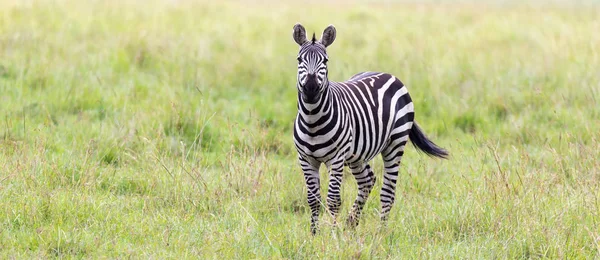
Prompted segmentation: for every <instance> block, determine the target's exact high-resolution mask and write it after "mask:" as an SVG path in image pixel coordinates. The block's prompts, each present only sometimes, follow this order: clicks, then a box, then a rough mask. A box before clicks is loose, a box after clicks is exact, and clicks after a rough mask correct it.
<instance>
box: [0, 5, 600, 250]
mask: <svg viewBox="0 0 600 260" xmlns="http://www.w3.org/2000/svg"><path fill="white" fill-rule="evenodd" d="M599 18H600V9H599V8H598V6H597V5H595V4H593V3H591V4H590V3H580V4H570V3H566V2H558V3H557V2H553V3H550V4H541V3H532V4H517V3H514V2H507V1H501V2H494V3H473V2H464V1H462V2H450V1H445V2H443V3H413V2H390V1H374V2H370V3H364V2H352V3H346V2H341V1H330V2H325V3H319V2H316V1H311V2H308V3H304V4H300V3H296V2H274V1H268V2H259V1H253V2H248V1H226V2H220V3H217V2H208V1H199V2H194V1H186V0H184V1H149V2H146V1H134V0H124V1H123V0H122V1H81V2H80V1H67V0H61V1H24V2H22V1H4V2H1V3H0V173H1V174H0V230H1V231H0V256H1V257H2V258H48V257H61V258H62V257H66V258H71V257H73V258H124V257H133V258H182V257H183V258H198V257H200V258H227V259H229V258H236V259H237V258H308V257H313V256H317V257H322V258H344V259H345V258H361V259H362V258H365V259H369V258H392V259H397V258H486V259H488V258H545V257H547V258H598V257H600V231H598V230H600V226H599V224H598V223H599V215H598V212H600V208H599V203H598V201H599V200H600V195H599V194H598V190H599V189H600V171H599V169H600V163H599V160H598V158H599V157H600V143H599V138H600V135H599V133H600V104H599V102H600V101H599V100H600V77H599V74H598V72H599V71H598V68H599V67H600V54H599V46H600V36H599V34H598V33H597V32H599V31H600V19H599ZM296 22H301V23H303V24H304V25H305V27H306V28H307V30H308V31H309V32H312V31H315V32H316V33H317V34H320V32H322V30H323V29H324V28H325V26H327V25H328V24H334V25H336V28H337V31H338V36H337V40H336V42H335V43H334V44H333V45H332V46H331V47H330V48H329V56H330V62H329V64H330V71H329V76H330V78H331V79H332V80H338V81H341V80H344V79H347V78H348V77H350V76H351V75H353V74H354V73H357V72H360V71H364V70H377V71H386V72H390V73H393V74H394V75H396V76H397V77H399V78H400V79H401V80H402V81H403V82H404V83H405V84H406V85H407V86H408V88H409V92H410V94H411V96H412V97H413V100H414V102H415V109H416V120H417V121H418V122H419V123H420V125H421V126H422V127H423V128H424V130H425V131H426V132H427V134H428V135H429V136H430V137H431V138H432V139H433V140H435V142H436V143H438V144H440V145H441V146H443V147H446V148H448V149H449V150H450V152H451V156H452V157H451V159H450V160H448V161H439V160H432V159H430V158H428V157H426V156H424V155H421V154H419V153H417V152H416V151H415V149H413V148H408V151H407V153H406V155H405V156H404V159H403V161H402V167H401V176H400V178H399V181H398V188H397V203H396V205H395V206H394V208H393V210H392V212H391V214H390V220H389V222H388V223H387V224H386V225H382V224H381V223H380V222H379V220H378V209H379V189H380V187H381V183H377V185H376V187H375V189H374V191H373V193H372V194H371V197H370V199H369V200H368V202H367V204H366V207H365V214H364V217H363V218H362V220H361V224H360V225H359V226H358V228H357V229H356V230H354V231H349V230H346V229H344V228H343V227H336V226H333V225H331V224H328V223H332V221H330V219H328V217H327V216H323V217H322V222H323V224H324V225H323V227H322V230H321V232H320V233H319V234H318V235H317V236H315V237H312V236H311V235H310V233H309V210H308V208H307V205H306V201H305V197H306V190H305V186H304V181H303V177H302V174H301V171H300V169H299V167H298V165H297V162H296V159H295V158H296V155H295V150H294V148H293V144H292V137H291V132H292V122H293V119H294V117H295V114H296V89H295V82H294V81H295V73H296V65H295V56H296V54H297V45H296V44H295V43H294V42H293V40H292V36H291V32H292V31H291V30H292V26H293V25H294V24H295V23H296ZM373 166H374V169H375V171H376V172H378V173H381V172H382V170H383V169H382V168H383V167H382V163H381V161H380V160H379V158H377V159H376V160H375V162H374V163H373ZM325 176H326V173H325V171H323V172H322V177H323V178H325ZM379 180H381V178H379ZM355 194H356V183H355V181H354V180H353V178H352V177H351V176H350V175H349V174H346V175H345V176H344V183H343V197H342V198H343V209H342V217H344V216H345V214H346V213H347V212H348V210H349V208H350V206H351V203H352V200H353V199H354V196H355Z"/></svg>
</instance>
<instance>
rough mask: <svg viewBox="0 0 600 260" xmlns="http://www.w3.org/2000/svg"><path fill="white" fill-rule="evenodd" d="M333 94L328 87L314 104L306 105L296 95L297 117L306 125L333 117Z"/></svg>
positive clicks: (300, 95) (300, 97)
mask: <svg viewBox="0 0 600 260" xmlns="http://www.w3.org/2000/svg"><path fill="white" fill-rule="evenodd" d="M332 96H333V93H331V89H330V88H329V87H325V90H324V91H323V94H321V97H319V99H318V101H317V102H316V103H307V102H304V100H303V99H302V94H300V93H298V117H299V118H300V119H302V121H304V122H306V123H307V124H314V123H316V122H317V121H319V120H324V119H328V118H330V117H332V116H334V114H335V113H334V108H335V106H334V104H333V98H332Z"/></svg>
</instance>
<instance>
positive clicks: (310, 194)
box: [299, 157, 323, 235]
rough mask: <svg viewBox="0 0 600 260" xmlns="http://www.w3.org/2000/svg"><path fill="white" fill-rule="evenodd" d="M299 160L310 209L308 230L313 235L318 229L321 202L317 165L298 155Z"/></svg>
mask: <svg viewBox="0 0 600 260" xmlns="http://www.w3.org/2000/svg"><path fill="white" fill-rule="evenodd" d="M299 161H300V167H301V168H302V172H303V173H304V180H305V181H306V188H307V199H308V206H309V207H310V211H311V217H310V232H311V233H312V234H313V235H315V234H316V233H317V230H318V229H319V227H318V222H319V215H320V213H321V205H322V204H323V203H322V202H321V188H320V179H319V165H318V164H316V163H310V162H308V161H307V160H305V159H304V158H302V157H299ZM315 164H316V165H315Z"/></svg>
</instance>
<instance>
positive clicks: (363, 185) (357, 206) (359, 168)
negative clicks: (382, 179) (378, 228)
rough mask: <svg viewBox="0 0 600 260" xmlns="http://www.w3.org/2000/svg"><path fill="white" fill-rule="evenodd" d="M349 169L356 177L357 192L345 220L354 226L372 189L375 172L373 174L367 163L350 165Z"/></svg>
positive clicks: (350, 225)
mask: <svg viewBox="0 0 600 260" xmlns="http://www.w3.org/2000/svg"><path fill="white" fill-rule="evenodd" d="M350 171H352V175H354V178H355V179H356V184H357V185H358V194H357V195H356V200H355V201H354V205H352V210H351V211H350V215H349V216H348V219H347V220H346V224H347V225H348V226H349V227H351V228H354V227H356V226H357V225H358V222H359V218H360V215H361V213H362V210H363V207H364V206H365V203H366V202H367V198H368V197H369V194H370V193H371V190H372V189H373V185H375V174H373V170H372V169H371V166H369V164H359V165H351V166H350Z"/></svg>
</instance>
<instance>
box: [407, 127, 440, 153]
mask: <svg viewBox="0 0 600 260" xmlns="http://www.w3.org/2000/svg"><path fill="white" fill-rule="evenodd" d="M408 138H410V141H411V142H412V143H413V145H414V146H415V147H416V148H418V150H421V151H423V152H425V154H427V155H429V156H430V157H439V158H442V159H448V151H446V150H445V149H444V148H441V147H439V146H437V145H436V144H435V143H433V142H432V141H431V140H429V139H428V138H427V136H425V133H423V130H421V128H420V127H419V126H418V125H417V123H416V122H414V123H413V126H412V128H411V129H410V132H409V133H408Z"/></svg>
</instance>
